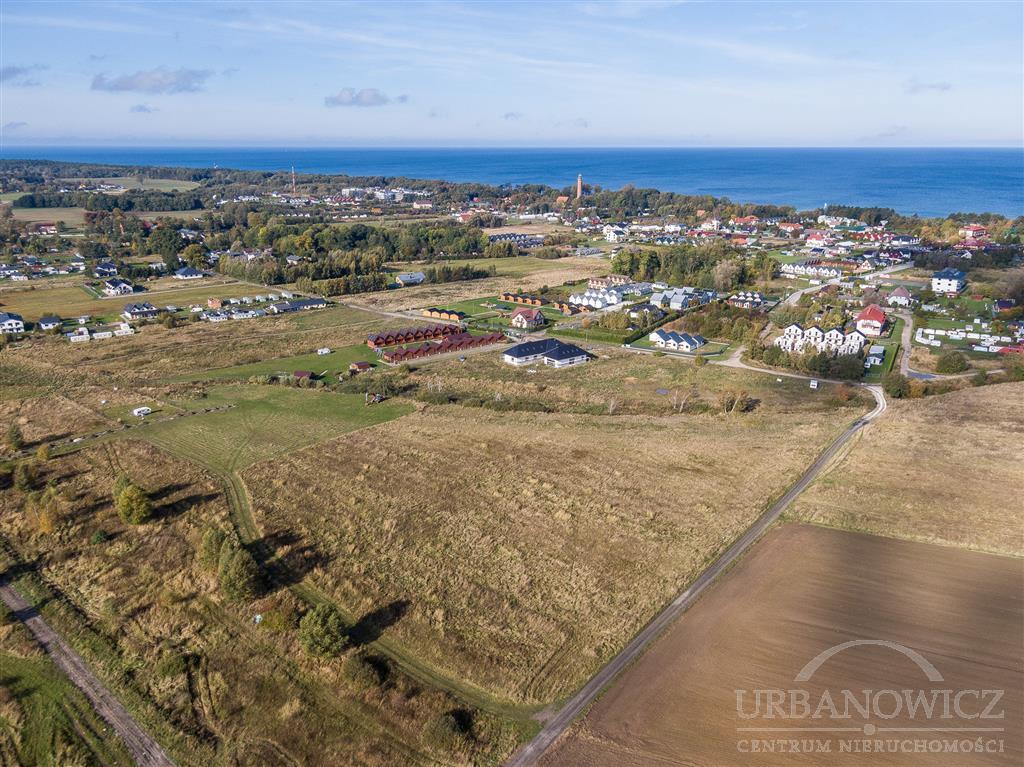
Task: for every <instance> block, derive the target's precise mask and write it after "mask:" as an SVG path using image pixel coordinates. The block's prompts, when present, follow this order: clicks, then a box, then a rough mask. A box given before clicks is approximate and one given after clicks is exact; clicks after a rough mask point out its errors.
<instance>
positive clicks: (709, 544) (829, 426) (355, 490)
mask: <svg viewBox="0 0 1024 767" xmlns="http://www.w3.org/2000/svg"><path fill="white" fill-rule="evenodd" d="M469 364H470V361H469V360H467V363H466V365H469ZM585 367H590V365H588V366H585ZM595 367H596V365H595ZM689 367H692V366H689ZM563 372H569V371H563ZM858 411H859V408H842V409H839V410H833V411H829V412H807V411H804V412H792V413H790V414H789V415H788V416H787V417H786V418H779V417H775V416H774V415H773V414H770V413H769V412H768V410H767V408H766V409H765V411H764V412H763V414H761V415H759V414H756V413H753V414H747V415H734V416H712V415H698V416H686V415H683V416H677V417H656V418H651V417H634V416H621V417H590V416H583V417H581V416H570V415H540V414H535V413H516V412H501V413H494V412H491V411H489V410H486V409H482V408H476V409H472V410H471V409H467V408H463V407H461V406H450V405H449V406H430V407H428V408H427V410H425V411H421V412H419V413H417V414H414V415H410V416H407V417H406V418H403V419H400V420H399V421H394V422H391V423H389V424H384V425H382V426H379V427H377V428H375V429H366V430H362V431H359V432H355V433H352V434H349V435H347V436H342V437H339V438H338V439H336V440H332V441H329V442H325V443H321V444H318V445H316V446H315V447H313V448H309V449H305V450H301V451H297V452H292V453H289V454H288V455H284V456H280V457H277V458H275V459H274V460H273V461H264V462H262V463H259V464H256V465H253V466H251V467H250V468H249V469H247V470H246V471H244V472H243V474H242V478H243V480H244V481H245V483H246V485H247V487H248V488H249V492H250V495H251V498H252V506H253V510H254V516H255V518H256V521H257V524H258V526H259V527H260V528H261V532H260V534H261V535H263V536H269V537H274V538H276V537H280V536H285V535H286V534H287V535H291V536H294V538H293V543H292V544H291V546H292V547H295V548H300V549H301V548H304V547H311V548H312V549H314V550H315V551H316V552H317V553H318V555H319V556H320V557H321V558H322V561H323V562H324V564H323V565H321V566H318V567H317V568H315V569H314V570H312V571H311V573H310V575H309V579H310V582H311V583H312V584H313V585H314V586H315V587H316V588H318V589H320V590H321V591H323V592H324V593H325V594H327V595H329V596H330V597H332V598H333V599H335V600H336V601H337V602H338V604H340V605H341V606H342V607H344V608H345V609H347V610H349V611H350V612H352V613H355V614H358V613H361V612H364V611H365V610H367V609H370V608H371V607H372V606H375V605H380V604H390V603H402V604H404V605H406V608H407V609H406V610H405V612H404V614H403V615H402V617H401V619H400V620H399V621H398V622H397V623H395V624H394V625H393V626H392V627H391V628H390V629H389V632H391V635H392V636H393V637H394V638H395V640H396V641H399V642H401V643H403V645H404V646H406V647H408V648H409V651H410V652H411V653H412V654H414V655H415V656H416V657H418V658H422V659H423V660H424V661H425V662H427V663H429V664H431V665H433V666H434V667H436V668H439V669H441V670H443V671H444V672H445V673H446V674H447V675H449V676H454V677H457V678H460V679H463V680H466V681H467V682H468V683H469V684H472V685H476V686H478V687H481V688H483V689H484V690H486V691H487V692H488V693H489V694H492V695H494V696H496V697H498V698H499V699H503V700H508V701H510V702H514V703H521V704H539V703H547V702H551V701H552V700H555V699H557V698H559V697H561V696H562V695H564V694H566V693H567V692H569V691H571V690H573V689H575V687H576V686H577V685H579V684H580V683H581V682H582V681H583V680H584V679H585V678H586V677H587V676H588V675H589V674H590V673H592V672H593V671H594V670H595V669H596V668H597V667H598V666H600V664H601V663H602V662H603V661H604V660H607V658H608V657H609V656H610V655H611V654H613V653H614V652H615V651H617V650H618V649H619V648H620V647H621V646H622V645H623V644H624V643H625V642H626V641H627V640H628V639H629V637H630V636H632V635H633V633H635V631H636V630H637V629H638V628H639V627H640V626H641V625H643V623H644V622H646V621H647V620H648V619H649V618H650V617H651V615H652V614H653V613H654V612H656V610H657V609H658V608H660V606H661V605H663V604H664V603H665V602H666V601H668V599H670V598H671V597H672V596H673V595H674V594H675V593H676V592H677V591H678V590H679V589H680V588H681V587H682V586H683V585H684V584H685V583H686V582H688V581H689V580H691V579H692V578H693V577H695V576H696V575H697V573H698V572H699V571H700V570H701V569H703V567H704V566H705V565H706V563H707V561H708V559H709V558H710V557H711V556H713V555H714V554H715V553H716V552H718V551H720V550H721V549H722V548H724V547H725V546H726V545H727V544H728V542H730V541H731V540H732V539H733V538H734V537H735V536H737V535H738V534H739V533H740V532H741V531H742V530H744V529H745V528H746V527H747V526H748V525H749V524H750V522H751V521H752V520H753V519H754V518H755V517H756V516H757V514H759V513H760V512H761V511H762V510H763V508H764V507H765V505H766V504H767V503H768V501H769V500H770V499H771V498H772V497H775V496H776V495H777V494H778V493H780V492H781V491H782V490H783V488H784V487H785V486H786V485H788V483H789V482H791V481H792V480H793V479H794V478H795V476H797V475H798V474H799V472H801V471H802V470H803V469H804V467H805V466H806V464H807V463H808V462H809V461H810V460H811V459H812V457H813V456H814V455H815V454H816V452H817V451H818V450H820V449H821V447H822V446H823V445H825V444H827V442H828V441H830V440H831V439H832V438H834V436H835V435H836V433H838V431H839V430H840V429H841V428H843V427H844V426H845V425H846V423H848V422H849V421H850V420H851V419H852V418H853V417H854V416H855V413H857V412H858ZM513 456H514V458H513ZM297 478H301V480H298V479H297ZM285 551H287V549H285Z"/></svg>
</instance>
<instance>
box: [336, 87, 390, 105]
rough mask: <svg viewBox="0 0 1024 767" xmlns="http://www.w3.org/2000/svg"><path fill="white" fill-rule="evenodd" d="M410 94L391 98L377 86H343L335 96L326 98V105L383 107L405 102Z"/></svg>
mask: <svg viewBox="0 0 1024 767" xmlns="http://www.w3.org/2000/svg"><path fill="white" fill-rule="evenodd" d="M408 100H409V97H408V96H396V97H395V98H391V97H390V96H388V95H387V94H386V93H384V92H383V91H381V90H379V89H377V88H360V89H359V90H356V89H355V88H342V89H341V90H340V91H338V92H337V93H335V94H334V95H333V96H327V97H326V98H324V106H326V107H382V106H384V105H385V104H404V103H405V102H407V101H408Z"/></svg>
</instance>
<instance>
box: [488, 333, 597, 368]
mask: <svg viewBox="0 0 1024 767" xmlns="http://www.w3.org/2000/svg"><path fill="white" fill-rule="evenodd" d="M502 357H503V359H504V360H505V362H506V363H508V364H509V365H515V366H517V367H521V366H523V365H530V364H532V363H534V362H543V363H544V364H545V365H548V366H550V367H554V368H564V367H569V366H571V365H580V364H582V363H584V362H587V361H588V360H589V359H590V356H589V355H588V354H587V353H586V352H585V351H583V350H582V349H580V348H579V347H578V346H574V345H573V344H567V343H565V342H564V341H559V340H558V339H557V338H543V339H541V340H540V341H527V342H526V343H522V344H516V345H515V346H510V347H509V348H508V349H506V350H505V353H504V354H503V355H502Z"/></svg>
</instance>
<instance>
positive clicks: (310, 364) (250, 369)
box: [174, 344, 377, 383]
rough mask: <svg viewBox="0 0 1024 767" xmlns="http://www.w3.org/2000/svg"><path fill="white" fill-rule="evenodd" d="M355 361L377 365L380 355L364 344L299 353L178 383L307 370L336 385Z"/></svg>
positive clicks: (285, 373)
mask: <svg viewBox="0 0 1024 767" xmlns="http://www.w3.org/2000/svg"><path fill="white" fill-rule="evenodd" d="M353 362H372V363H373V364H374V365H376V364H377V355H376V354H375V353H374V351H373V350H372V349H370V347H368V346H366V345H365V344H355V345H353V346H343V347H342V348H340V349H334V350H332V351H331V353H330V354H324V355H319V354H317V353H316V352H315V351H313V352H310V353H309V354H299V355H296V356H294V357H279V358H277V359H272V360H261V361H259V362H253V363H250V364H248V365H235V366H234V367H229V368H217V369H214V370H205V371H203V372H201V373H196V374H195V375H187V376H178V377H177V378H175V379H174V380H175V381H206V380H229V379H230V380H237V381H245V380H246V379H248V378H251V377H252V376H261V375H292V374H293V373H295V371H296V370H308V371H310V372H312V373H316V374H317V375H320V374H325V375H324V378H325V380H327V381H329V382H331V383H335V382H337V380H338V373H339V372H342V371H346V370H348V366H349V365H350V364H352V363H353Z"/></svg>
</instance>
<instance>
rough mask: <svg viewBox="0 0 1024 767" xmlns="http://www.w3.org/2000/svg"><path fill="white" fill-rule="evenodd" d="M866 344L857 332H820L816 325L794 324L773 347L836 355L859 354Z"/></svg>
mask: <svg viewBox="0 0 1024 767" xmlns="http://www.w3.org/2000/svg"><path fill="white" fill-rule="evenodd" d="M867 342H868V339H867V337H866V336H865V335H864V334H863V333H861V332H860V331H859V330H850V331H849V332H844V331H843V329H842V328H838V327H836V328H829V329H828V330H822V329H821V328H820V327H818V326H817V325H813V326H812V327H809V328H804V326H803V325H801V324H800V323H798V322H794V323H793V324H792V325H789V326H788V327H787V328H785V329H784V330H783V331H782V335H780V336H779V337H778V338H776V339H775V345H776V346H777V347H779V348H780V349H782V350H783V351H784V352H796V353H798V354H799V353H802V352H810V351H814V352H831V353H833V354H836V355H840V356H842V355H845V354H859V353H860V350H861V349H863V348H864V345H865V344H866V343H867Z"/></svg>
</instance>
